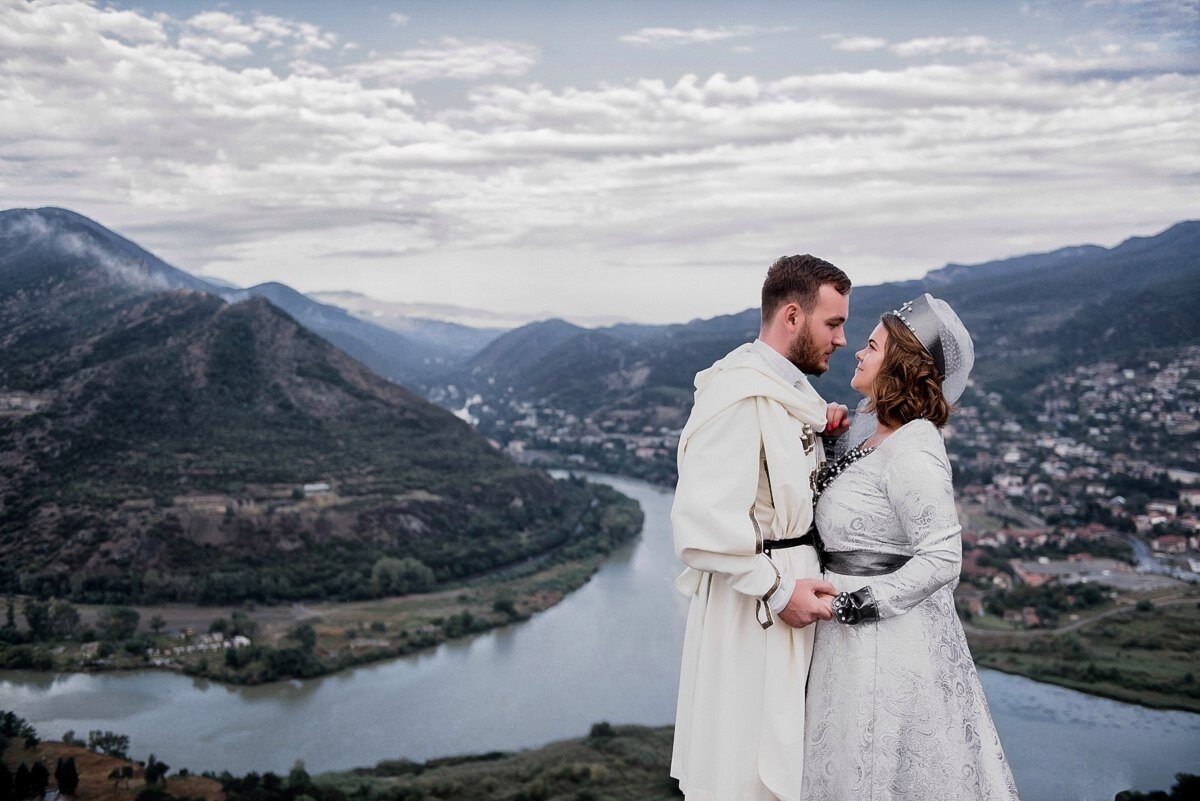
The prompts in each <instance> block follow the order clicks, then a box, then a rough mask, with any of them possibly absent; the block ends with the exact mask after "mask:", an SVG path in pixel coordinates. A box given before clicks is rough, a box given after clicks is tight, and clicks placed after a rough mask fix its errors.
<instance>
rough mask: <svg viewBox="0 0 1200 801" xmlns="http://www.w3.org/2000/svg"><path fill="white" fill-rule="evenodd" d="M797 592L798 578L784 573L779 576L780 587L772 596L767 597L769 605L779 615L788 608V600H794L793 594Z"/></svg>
mask: <svg viewBox="0 0 1200 801" xmlns="http://www.w3.org/2000/svg"><path fill="white" fill-rule="evenodd" d="M795 592H796V579H794V578H792V577H791V576H789V575H788V574H787V573H784V574H782V575H781V576H780V578H779V587H777V588H776V590H775V592H773V593H771V597H770V598H768V599H767V607H768V608H769V609H770V610H771V612H773V613H774V614H776V615H778V614H779V613H780V612H782V611H783V610H784V609H786V608H787V605H788V602H790V601H791V600H792V594H793V593H795Z"/></svg>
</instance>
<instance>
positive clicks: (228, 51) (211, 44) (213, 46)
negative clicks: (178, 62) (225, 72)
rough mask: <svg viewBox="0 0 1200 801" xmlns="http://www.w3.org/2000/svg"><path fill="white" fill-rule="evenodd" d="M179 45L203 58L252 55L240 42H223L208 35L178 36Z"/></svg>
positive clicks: (232, 57) (222, 58) (227, 58)
mask: <svg viewBox="0 0 1200 801" xmlns="http://www.w3.org/2000/svg"><path fill="white" fill-rule="evenodd" d="M179 47H180V48H182V49H183V50H187V51H190V52H192V53H196V54H197V55H200V56H204V57H205V58H214V59H218V60H220V61H228V60H231V59H238V58H246V57H248V56H252V55H254V51H253V50H251V49H250V48H249V47H247V46H246V45H244V44H242V43H241V42H223V41H221V40H220V39H215V38H212V37H208V36H180V37H179Z"/></svg>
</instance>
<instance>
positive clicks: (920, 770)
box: [802, 295, 1017, 801]
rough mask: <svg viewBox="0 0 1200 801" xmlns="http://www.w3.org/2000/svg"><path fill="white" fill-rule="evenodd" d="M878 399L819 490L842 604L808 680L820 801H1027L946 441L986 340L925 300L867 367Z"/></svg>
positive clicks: (860, 372) (901, 318)
mask: <svg viewBox="0 0 1200 801" xmlns="http://www.w3.org/2000/svg"><path fill="white" fill-rule="evenodd" d="M855 356H856V358H857V359H858V368H857V369H856V370H855V372H854V379H853V380H852V381H851V386H853V387H854V388H855V389H857V390H858V391H859V392H861V393H863V394H864V395H866V396H867V397H866V400H865V401H864V402H863V404H862V405H860V407H859V409H860V412H859V414H858V416H857V417H856V419H855V422H854V425H853V426H852V427H851V429H850V431H849V432H848V433H847V434H846V435H845V436H844V437H843V440H844V441H845V442H846V446H847V447H842V448H839V450H840V451H841V454H840V458H837V459H836V460H835V461H833V462H832V463H831V464H830V465H829V466H828V469H826V470H824V471H823V472H822V475H821V476H820V478H819V479H818V483H817V492H818V501H817V510H816V523H817V528H818V530H819V531H820V535H821V540H822V541H823V546H824V553H823V555H822V564H823V566H824V567H825V571H826V573H825V578H826V579H827V580H828V581H829V582H831V583H832V584H834V585H835V586H836V587H837V589H838V590H839V595H838V596H837V597H836V598H835V599H834V602H833V609H834V619H833V620H830V621H827V622H821V623H819V624H817V625H818V628H817V633H816V643H815V645H814V646H813V651H814V654H813V662H812V671H811V673H810V674H809V679H808V720H807V725H806V732H805V756H804V791H803V793H802V797H803V798H804V799H805V801H819V800H820V799H828V800H829V801H848V800H849V799H856V801H884V800H885V799H889V800H890V799H913V800H914V801H917V800H919V801H928V799H935V798H936V799H942V798H952V799H989V800H990V799H1005V800H1007V799H1016V798H1017V790H1016V786H1015V785H1014V783H1013V779H1012V773H1011V771H1010V770H1009V767H1008V763H1007V762H1006V761H1005V758H1004V751H1003V750H1002V749H1001V747H1000V740H999V738H998V737H997V735H996V727H995V726H994V725H993V723H992V719H991V715H990V713H989V712H988V706H987V700H986V699H985V698H984V695H983V690H982V688H981V687H980V685H979V676H978V675H977V674H976V672H975V665H974V663H973V662H972V660H971V654H970V652H969V651H968V650H967V642H966V637H965V636H964V635H963V630H962V625H961V624H960V623H959V621H958V616H957V615H956V614H955V610H954V595H953V590H954V586H955V584H956V583H957V579H958V574H959V567H960V564H961V562H962V542H961V537H960V535H961V531H962V527H961V526H960V525H959V523H958V515H957V513H956V511H955V508H954V493H953V490H952V488H951V483H950V461H949V459H948V458H947V456H946V448H945V445H944V444H943V442H942V437H941V432H940V431H939V428H940V427H941V426H942V425H944V424H945V422H946V420H947V418H948V417H949V414H950V411H951V404H952V403H953V402H954V401H955V400H957V399H958V397H959V396H960V395H961V394H962V391H963V389H964V388H965V387H966V382H967V374H968V373H969V372H970V370H971V366H972V364H973V363H974V347H973V345H972V343H971V338H970V336H969V335H968V334H967V331H966V329H965V328H964V327H963V325H962V322H961V321H960V320H959V319H958V316H957V315H955V313H954V311H953V310H952V309H951V308H950V306H949V305H947V304H946V303H945V302H944V301H941V300H937V299H935V298H932V297H930V296H929V295H923V296H921V297H920V298H917V299H916V300H914V301H910V302H909V303H905V304H904V305H903V306H901V307H900V308H899V309H897V310H896V311H894V312H889V313H887V314H884V315H883V317H882V318H881V320H880V323H879V325H878V326H876V328H875V330H874V331H873V332H872V333H871V337H870V340H869V341H868V342H867V346H866V347H865V348H863V349H862V350H860V351H859V352H858V353H857V354H855Z"/></svg>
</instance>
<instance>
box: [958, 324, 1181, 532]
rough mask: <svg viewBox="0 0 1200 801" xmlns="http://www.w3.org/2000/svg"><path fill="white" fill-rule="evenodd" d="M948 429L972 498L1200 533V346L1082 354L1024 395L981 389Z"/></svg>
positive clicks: (1056, 515)
mask: <svg viewBox="0 0 1200 801" xmlns="http://www.w3.org/2000/svg"><path fill="white" fill-rule="evenodd" d="M947 440H948V443H947V444H948V447H949V450H950V452H951V455H952V458H954V459H955V463H956V469H957V470H958V472H959V473H960V478H961V479H962V481H963V484H964V486H963V487H962V494H963V496H964V497H965V498H968V499H973V500H978V501H980V502H982V503H991V504H993V505H1003V506H1006V507H1013V508H1016V509H1020V510H1023V511H1025V512H1027V513H1029V514H1030V515H1032V516H1034V517H1036V518H1039V519H1042V520H1046V521H1050V522H1052V523H1054V522H1059V521H1064V522H1071V523H1080V522H1083V523H1086V522H1091V521H1097V520H1099V521H1102V522H1105V523H1109V524H1112V525H1115V526H1117V527H1118V528H1120V529H1121V530H1129V531H1133V530H1136V531H1137V532H1139V533H1141V534H1143V535H1146V536H1148V537H1155V536H1160V535H1182V536H1184V537H1185V538H1187V537H1191V536H1192V535H1196V534H1200V472H1197V471H1196V470H1195V468H1196V467H1197V466H1200V347H1189V348H1186V349H1183V350H1181V351H1180V352H1179V353H1178V355H1177V356H1176V357H1175V358H1174V359H1171V360H1166V361H1164V362H1155V361H1151V362H1148V363H1147V364H1145V365H1141V366H1136V367H1119V366H1118V365H1116V364H1113V363H1108V362H1101V363H1097V364H1088V365H1081V366H1078V367H1076V368H1074V369H1072V370H1070V371H1065V372H1064V373H1062V374H1061V375H1058V376H1055V377H1053V378H1051V379H1050V380H1048V381H1046V382H1045V383H1043V384H1042V385H1041V386H1039V387H1037V388H1036V389H1035V390H1033V391H1032V392H1031V393H1029V394H1028V395H1027V396H1026V397H1025V398H1023V399H1022V402H1021V403H1012V404H1006V403H1005V402H1004V399H1003V398H1002V397H1001V396H1000V395H998V394H996V393H978V392H977V393H976V394H975V402H974V403H973V404H972V405H969V406H966V407H965V408H964V409H963V410H962V411H961V412H960V413H959V414H957V415H955V416H954V417H953V418H952V422H951V424H950V426H948V430H947ZM1192 547H1194V546H1192Z"/></svg>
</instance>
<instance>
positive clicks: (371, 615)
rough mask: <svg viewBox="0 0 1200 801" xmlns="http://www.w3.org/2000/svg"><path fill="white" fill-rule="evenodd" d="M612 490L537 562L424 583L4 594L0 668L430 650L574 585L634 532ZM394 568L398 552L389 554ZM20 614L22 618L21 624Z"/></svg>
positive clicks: (556, 597) (163, 664)
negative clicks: (360, 595) (367, 591)
mask: <svg viewBox="0 0 1200 801" xmlns="http://www.w3.org/2000/svg"><path fill="white" fill-rule="evenodd" d="M604 489H605V492H606V494H607V495H609V496H611V497H610V498H609V502H608V503H607V505H606V506H605V507H604V508H603V509H601V510H599V511H598V512H597V513H596V515H595V517H596V518H597V519H596V520H594V521H591V524H590V525H588V526H586V527H585V526H583V525H582V524H581V525H580V526H579V527H577V530H576V534H575V536H574V538H573V539H571V540H570V541H568V542H567V543H566V544H564V545H562V546H560V547H559V548H556V549H555V550H553V551H550V552H548V553H545V554H541V555H539V556H537V557H535V558H533V559H528V560H525V561H523V562H521V563H518V564H515V565H510V566H508V567H506V568H502V569H499V570H494V571H490V572H488V573H485V574H481V575H476V576H473V577H470V578H466V579H460V580H457V581H453V582H448V583H445V584H442V585H440V586H439V587H437V588H435V589H434V590H433V591H430V592H422V593H411V594H408V595H399V596H389V597H382V598H375V599H369V600H359V601H346V602H332V601H320V600H318V601H312V602H305V603H293V604H290V605H287V606H258V605H255V604H245V605H242V606H239V607H236V608H230V607H212V606H199V605H184V604H171V605H156V606H91V605H80V606H73V605H71V604H68V603H65V602H62V601H57V602H54V603H45V602H40V601H36V600H33V599H24V600H23V601H22V602H20V603H19V604H14V603H13V602H12V600H11V599H10V602H9V609H8V622H7V624H6V625H5V626H3V627H2V628H0V635H2V636H0V668H10V669H32V670H39V671H54V672H59V673H69V672H103V671H120V670H142V669H159V670H168V671H173V672H178V673H183V674H186V675H189V676H195V677H198V678H205V679H212V680H215V681H219V682H223V683H227V684H240V685H255V684H263V683H266V682H271V681H276V680H279V679H286V678H314V677H317V676H322V675H326V674H329V673H333V672H336V671H339V670H343V669H345V668H349V667H353V666H358V665H364V664H369V663H372V662H378V661H381V660H387V659H394V658H397V657H403V656H409V655H412V654H417V653H421V652H424V651H429V650H432V649H434V648H436V647H437V646H439V645H441V644H442V643H445V642H448V641H452V640H458V639H463V638H466V637H469V636H472V635H476V634H480V633H482V632H486V631H491V630H494V629H497V628H501V627H504V626H509V625H512V624H514V623H519V622H522V621H525V620H528V619H530V618H531V617H533V616H534V615H536V614H537V613H539V612H542V611H544V610H546V609H549V608H550V607H552V606H555V605H556V604H558V603H559V602H560V601H561V600H562V599H563V598H564V597H566V596H567V594H569V593H571V592H572V591H574V590H577V589H578V588H580V587H582V586H583V585H584V584H586V583H587V581H588V580H589V579H590V578H591V577H592V576H593V575H594V574H595V573H596V571H597V570H598V569H599V567H600V565H601V563H602V562H603V561H604V558H605V557H606V556H607V555H609V554H610V553H612V552H613V551H614V550H615V549H617V548H620V547H621V546H623V545H625V544H627V543H629V542H631V541H632V540H634V539H635V538H636V537H637V536H638V534H639V533H640V531H641V529H642V526H643V523H644V515H643V513H642V510H641V508H640V507H639V506H638V504H637V502H636V501H634V500H632V499H630V498H627V497H625V496H621V495H619V494H617V493H615V492H612V491H611V490H609V489H608V488H607V487H605V488H604ZM396 561H397V563H398V564H399V566H400V568H403V565H402V564H400V560H396ZM18 615H20V616H22V617H23V618H24V622H25V625H24V626H22V627H20V628H18V627H17V626H16V624H15V621H16V619H17V617H18Z"/></svg>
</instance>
